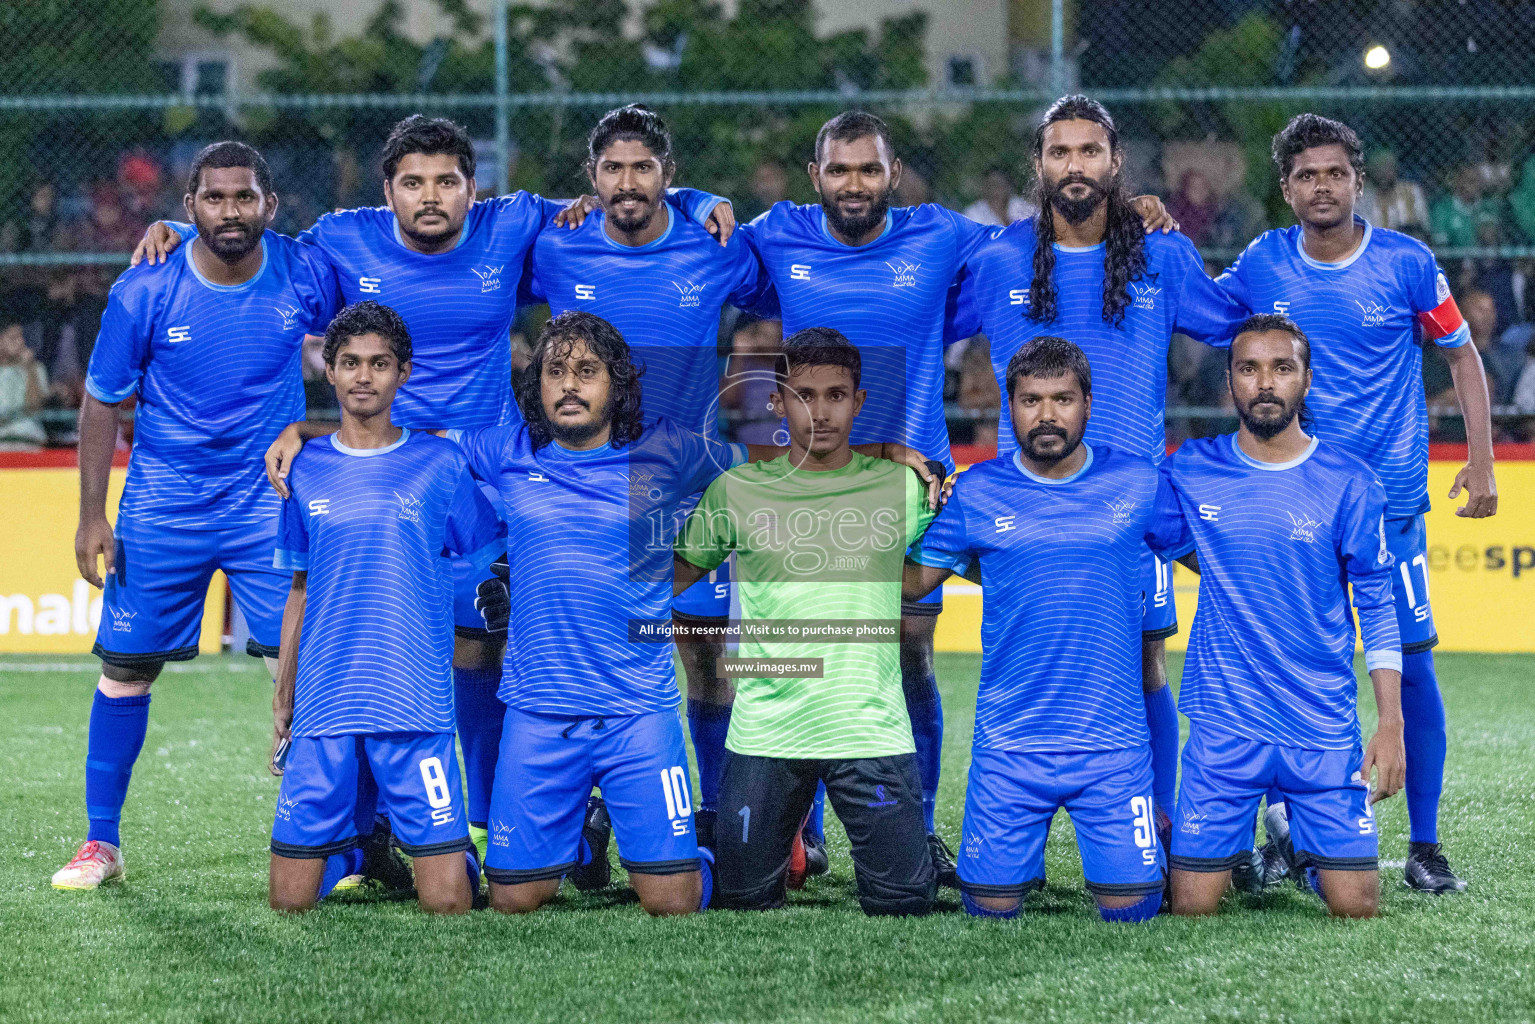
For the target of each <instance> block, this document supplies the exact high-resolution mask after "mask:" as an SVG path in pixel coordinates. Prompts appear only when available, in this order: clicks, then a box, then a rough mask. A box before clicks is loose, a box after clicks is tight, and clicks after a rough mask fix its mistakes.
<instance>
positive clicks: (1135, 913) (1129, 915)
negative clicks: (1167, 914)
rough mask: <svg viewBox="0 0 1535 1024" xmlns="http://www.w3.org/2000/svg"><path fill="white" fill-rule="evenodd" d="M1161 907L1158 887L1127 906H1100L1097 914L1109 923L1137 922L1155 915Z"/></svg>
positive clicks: (1160, 895) (1160, 891)
mask: <svg viewBox="0 0 1535 1024" xmlns="http://www.w3.org/2000/svg"><path fill="white" fill-rule="evenodd" d="M1161 909H1162V890H1161V889H1158V890H1157V891H1156V892H1148V893H1147V894H1146V895H1145V896H1142V897H1141V899H1140V901H1139V902H1136V903H1132V904H1130V905H1129V906H1128V907H1104V906H1100V907H1099V908H1098V916H1099V917H1101V918H1103V919H1104V920H1105V921H1108V922H1109V923H1110V924H1139V923H1140V922H1142V921H1150V920H1151V919H1152V918H1153V917H1156V916H1157V912H1158V911H1160V910H1161Z"/></svg>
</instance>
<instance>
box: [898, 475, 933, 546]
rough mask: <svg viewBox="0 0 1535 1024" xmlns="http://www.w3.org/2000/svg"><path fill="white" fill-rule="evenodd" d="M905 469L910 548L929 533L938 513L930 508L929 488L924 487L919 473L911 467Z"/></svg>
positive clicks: (907, 542)
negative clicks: (929, 528) (928, 499)
mask: <svg viewBox="0 0 1535 1024" xmlns="http://www.w3.org/2000/svg"><path fill="white" fill-rule="evenodd" d="M905 469H906V476H905V480H906V545H907V547H910V546H911V545H912V544H915V543H916V542H917V539H918V538H919V537H921V536H922V535H923V534H924V533H926V532H927V530H928V527H930V526H931V525H932V523H933V519H934V518H935V517H936V516H937V515H938V513H937V512H935V511H933V510H932V509H931V508H929V507H928V504H927V488H926V487H923V486H922V478H921V477H919V476H917V471H916V470H914V469H912V468H910V467H905Z"/></svg>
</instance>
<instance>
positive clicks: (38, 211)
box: [0, 181, 59, 252]
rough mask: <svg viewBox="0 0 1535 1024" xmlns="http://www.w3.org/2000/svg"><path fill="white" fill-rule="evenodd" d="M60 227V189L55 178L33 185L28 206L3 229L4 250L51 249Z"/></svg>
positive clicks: (1, 249) (0, 232)
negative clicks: (55, 182)
mask: <svg viewBox="0 0 1535 1024" xmlns="http://www.w3.org/2000/svg"><path fill="white" fill-rule="evenodd" d="M58 227H59V190H58V189H57V188H56V187H55V186H54V184H53V182H51V181H42V182H38V184H37V185H36V186H35V187H33V189H32V195H31V196H30V197H29V198H28V200H27V209H26V211H25V212H24V213H22V215H21V216H20V217H19V218H17V219H16V220H12V221H7V222H6V223H5V226H4V227H3V228H0V252H47V251H48V250H50V249H52V248H53V244H54V236H55V235H56V234H57V232H58Z"/></svg>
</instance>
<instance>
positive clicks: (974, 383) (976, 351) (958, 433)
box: [944, 334, 1002, 448]
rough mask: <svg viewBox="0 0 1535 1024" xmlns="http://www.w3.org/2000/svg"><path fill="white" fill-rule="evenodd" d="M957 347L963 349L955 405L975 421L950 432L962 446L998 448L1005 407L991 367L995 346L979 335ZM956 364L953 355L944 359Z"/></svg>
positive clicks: (960, 350) (960, 352)
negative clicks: (1001, 420)
mask: <svg viewBox="0 0 1535 1024" xmlns="http://www.w3.org/2000/svg"><path fill="white" fill-rule="evenodd" d="M956 347H957V348H958V349H959V351H958V353H956V355H957V362H958V365H959V390H958V393H957V394H956V395H955V404H956V405H958V406H959V408H960V409H961V410H962V411H963V412H966V413H970V414H972V416H973V418H971V419H970V420H968V421H967V422H966V423H964V424H956V425H954V426H952V427H950V430H949V432H950V434H951V435H953V436H954V437H955V439H956V441H957V442H958V443H961V444H974V445H980V446H981V447H982V448H995V447H996V446H997V417H996V414H997V413H999V412H1000V411H1001V408H1002V392H1001V391H1000V390H998V388H997V373H996V371H995V370H994V369H992V366H991V343H990V342H989V341H988V340H987V339H986V335H984V334H977V335H975V336H974V337H972V338H967V339H965V340H964V341H962V342H960V343H959V345H958V346H956ZM954 361H955V357H953V356H948V355H946V356H945V357H944V362H945V364H949V365H952V363H953V362H954ZM977 414H984V415H977ZM967 435H968V436H967Z"/></svg>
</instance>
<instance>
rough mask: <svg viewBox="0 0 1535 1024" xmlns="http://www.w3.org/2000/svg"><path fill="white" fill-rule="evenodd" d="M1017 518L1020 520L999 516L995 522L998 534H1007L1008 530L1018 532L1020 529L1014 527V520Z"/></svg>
mask: <svg viewBox="0 0 1535 1024" xmlns="http://www.w3.org/2000/svg"><path fill="white" fill-rule="evenodd" d="M1016 518H1018V517H1017V516H997V518H996V519H995V520H994V522H995V523H996V524H997V532H998V533H1006V532H1007V531H1008V530H1016V529H1018V527H1016V526H1014V525H1013V520H1014V519H1016Z"/></svg>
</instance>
